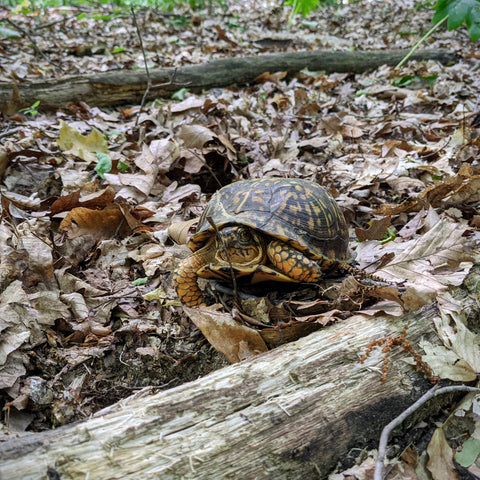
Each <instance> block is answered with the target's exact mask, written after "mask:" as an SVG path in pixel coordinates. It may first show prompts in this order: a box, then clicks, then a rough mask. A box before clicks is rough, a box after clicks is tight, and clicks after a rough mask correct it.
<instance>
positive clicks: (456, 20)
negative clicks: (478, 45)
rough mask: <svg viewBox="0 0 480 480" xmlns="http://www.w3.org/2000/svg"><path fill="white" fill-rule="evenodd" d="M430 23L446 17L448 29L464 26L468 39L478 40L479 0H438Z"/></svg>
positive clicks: (479, 35) (479, 34) (479, 32)
mask: <svg viewBox="0 0 480 480" xmlns="http://www.w3.org/2000/svg"><path fill="white" fill-rule="evenodd" d="M434 9H435V10H436V12H435V15H434V16H433V18H432V23H437V22H440V21H441V20H443V19H444V18H445V17H447V16H448V23H447V25H448V29H449V30H454V29H455V28H458V27H460V26H461V25H463V23H465V24H466V26H467V28H468V32H469V33H470V38H471V39H472V40H473V41H477V40H478V39H479V38H480V0H439V1H438V2H437V4H436V5H435V7H434Z"/></svg>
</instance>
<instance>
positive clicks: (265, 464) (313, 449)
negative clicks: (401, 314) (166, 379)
mask: <svg viewBox="0 0 480 480" xmlns="http://www.w3.org/2000/svg"><path fill="white" fill-rule="evenodd" d="M437 314H438V313H437V310H436V307H435V306H430V307H427V308H424V309H423V310H422V311H421V312H419V313H417V314H415V315H414V316H412V317H410V318H409V320H410V326H409V329H408V338H409V340H410V341H411V342H412V344H413V345H415V344H416V343H417V342H418V340H419V339H420V338H431V337H433V336H435V334H434V333H433V329H432V318H433V317H435V316H436V315H437ZM405 322H406V320H405V318H395V317H385V316H380V317H374V318H373V317H371V318H368V317H364V316H360V315H357V316H354V317H352V318H350V319H348V320H346V321H343V322H340V323H337V324H334V325H331V326H329V327H327V328H325V329H324V330H321V331H318V332H315V333H313V334H311V335H309V336H307V337H305V338H303V339H300V340H298V341H296V342H293V343H290V344H287V345H284V346H281V347H279V348H277V349H275V350H272V351H270V352H267V353H265V354H261V355H259V356H257V357H254V358H251V359H249V360H247V361H244V362H242V363H239V364H235V365H232V366H229V367H226V368H223V369H221V370H218V371H216V372H213V373H212V374H210V375H208V376H206V377H203V378H201V379H198V380H196V381H194V382H191V383H188V384H184V385H181V386H179V387H176V388H173V389H171V390H168V391H164V392H160V393H156V394H146V395H144V396H137V397H135V396H134V397H130V398H129V399H126V400H124V401H122V402H120V403H118V404H116V405H114V406H112V407H110V408H107V409H105V410H104V411H102V412H99V413H98V414H97V415H96V416H94V417H93V418H91V419H89V420H87V421H85V422H83V423H79V424H74V425H70V426H65V427H62V428H59V429H57V430H53V431H48V432H42V433H36V434H32V435H29V436H25V437H22V438H19V439H15V440H10V441H8V442H6V443H4V444H1V445H0V478H1V479H11V478H22V479H23V480H28V479H45V478H47V470H49V472H50V473H49V474H50V477H48V478H57V477H52V475H54V473H55V471H56V472H57V473H58V474H59V478H62V479H63V480H67V479H85V478H90V479H102V480H106V479H124V480H125V479H139V478H142V479H148V478H162V479H165V480H166V479H174V480H177V479H180V478H185V479H189V478H191V479H197V480H201V479H209V480H210V479H212V478H215V479H216V478H235V479H252V478H256V479H271V478H275V479H280V480H281V479H285V480H287V479H288V480H295V479H304V478H325V477H326V476H327V475H328V473H329V472H330V471H331V470H332V469H333V468H334V467H335V465H336V464H337V462H338V461H339V460H340V459H342V458H345V456H346V455H347V453H348V452H349V451H350V450H351V449H353V448H356V447H357V448H360V449H362V448H364V447H365V446H366V445H369V446H374V445H375V444H376V442H377V440H378V437H379V435H380V432H381V429H382V427H383V426H384V425H386V424H387V423H388V422H389V421H390V420H392V418H394V417H395V416H396V415H398V414H399V413H400V412H401V411H403V410H404V409H405V407H407V406H408V405H410V404H411V403H413V401H414V400H416V399H417V398H418V397H419V396H420V395H421V394H423V393H424V392H425V391H426V390H427V389H428V388H429V387H430V384H429V383H428V382H427V381H426V380H425V379H424V377H423V375H422V374H420V373H417V372H416V371H415V370H414V369H413V368H412V367H411V366H409V365H408V364H407V363H406V362H404V361H403V360H404V358H405V355H406V354H405V353H401V351H400V350H401V349H400V348H394V349H393V350H392V354H391V362H390V371H389V375H388V380H387V381H385V382H383V381H381V379H380V377H381V370H382V361H383V359H384V357H383V354H381V353H380V352H379V351H375V350H374V352H372V354H371V355H370V356H369V357H368V359H367V361H366V362H365V363H364V364H362V363H360V361H359V357H360V355H361V354H362V353H363V352H364V350H365V348H366V346H367V345H368V344H369V343H370V342H371V341H372V340H374V339H378V338H380V337H385V336H390V335H398V334H399V332H401V331H402V329H403V328H404V327H405Z"/></svg>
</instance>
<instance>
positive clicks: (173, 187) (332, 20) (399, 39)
mask: <svg viewBox="0 0 480 480" xmlns="http://www.w3.org/2000/svg"><path fill="white" fill-rule="evenodd" d="M360 8H361V11H362V15H361V16H359V15H357V14H354V13H352V12H353V9H355V11H356V12H358V11H359V9H360ZM411 8H412V7H411V6H407V5H399V4H393V3H391V2H387V4H386V8H385V9H384V10H379V8H378V6H377V5H374V4H372V3H370V2H365V3H364V4H362V5H361V6H360V4H355V5H350V6H345V7H342V8H341V9H337V10H335V11H332V10H331V9H330V8H326V9H325V10H320V11H319V12H317V13H314V14H312V15H311V16H310V17H311V18H310V17H309V22H307V23H305V24H303V23H302V21H301V20H300V19H298V20H296V21H294V22H293V24H292V26H291V27H290V29H286V28H285V18H286V15H287V12H286V11H284V10H282V9H275V10H272V9H270V8H269V7H260V6H259V5H256V7H255V8H252V9H243V8H241V7H240V6H239V5H238V4H235V3H233V4H231V5H229V9H228V11H224V12H221V14H220V15H218V16H214V17H212V16H209V15H207V14H206V12H202V11H200V12H198V13H195V14H192V13H191V12H189V11H188V10H183V11H182V10H179V11H176V12H175V15H174V16H173V17H169V16H163V15H162V14H161V13H160V14H159V12H155V11H153V10H152V11H150V10H145V11H142V12H141V15H143V19H144V20H145V22H144V25H148V28H146V27H145V28H144V29H143V31H142V35H143V42H144V44H145V45H146V56H147V62H148V64H149V67H150V68H155V67H156V66H171V65H173V66H174V65H186V64H196V63H202V62H206V61H207V60H208V59H210V58H221V57H228V56H234V55H245V54H250V55H251V54H260V53H264V52H279V51H294V50H298V49H305V48H311V49H312V48H334V49H345V48H350V47H354V48H357V49H388V48H409V47H410V46H411V45H412V44H413V43H414V42H415V41H416V39H417V38H418V36H419V35H420V34H421V31H420V29H424V28H427V27H428V21H429V12H428V11H424V10H421V9H420V10H417V11H416V12H415V15H410V13H411V10H409V9H411ZM72 11H75V10H74V9H72ZM333 12H334V13H333ZM1 14H2V15H5V16H8V18H11V19H12V20H13V21H15V22H16V23H17V24H18V25H21V26H23V27H24V28H28V29H34V28H35V27H36V26H38V25H39V24H41V23H47V22H50V21H55V20H60V22H58V23H57V24H55V26H53V27H52V28H51V32H50V34H49V35H45V34H42V32H41V31H40V30H39V31H38V33H37V34H36V41H37V44H38V47H39V48H40V49H41V50H42V51H43V52H44V53H45V54H46V55H47V57H48V58H49V59H50V60H51V61H52V62H55V63H60V64H61V66H62V69H63V70H64V72H67V73H68V74H85V72H95V71H107V70H112V69H118V68H127V69H132V68H135V67H139V68H143V58H142V56H141V54H140V52H139V51H138V49H135V48H134V47H132V45H134V44H136V42H137V38H136V33H135V29H134V28H133V25H131V23H129V21H128V20H127V19H125V18H123V17H115V16H112V17H110V19H109V20H99V19H98V18H94V16H89V15H86V16H83V18H81V19H80V18H77V19H75V18H69V19H66V18H65V17H64V15H65V11H64V10H62V9H50V10H49V11H47V12H42V13H40V12H38V14H29V15H19V14H15V13H14V12H13V11H12V10H11V9H9V8H5V7H3V8H2V10H1ZM172 18H173V19H176V20H178V22H179V23H178V22H177V23H175V22H174V21H172ZM182 22H183V23H182ZM99 25H102V26H101V27H99ZM364 25H370V28H369V29H366V28H364ZM105 27H106V28H105ZM325 31H328V32H329V35H328V36H326V35H319V34H318V33H319V32H325ZM94 32H101V36H95V35H96V34H95V33H94ZM401 32H411V33H407V34H403V33H401ZM159 39H161V42H162V49H161V52H159V51H158V48H157V46H158V44H159V41H160V40H159ZM194 39H201V41H200V42H196V41H195V40H194ZM26 44H27V40H26V39H25V38H22V37H18V38H10V39H8V40H5V41H3V43H2V48H3V49H4V52H5V53H4V54H3V57H2V67H1V69H0V77H1V80H3V81H10V79H11V77H12V76H14V77H15V78H16V79H17V80H18V81H23V80H27V79H28V80H33V79H44V80H48V79H49V78H54V77H56V76H59V74H60V72H59V71H58V70H56V69H55V67H54V65H52V64H49V63H47V62H46V61H45V59H43V58H40V57H36V56H35V52H34V51H33V50H32V49H31V48H27V46H26ZM429 48H448V49H450V50H453V51H455V52H458V53H459V59H458V62H457V63H456V64H454V65H451V66H442V65H439V64H437V63H435V62H432V61H428V62H410V63H408V64H407V65H405V66H404V67H403V68H402V70H401V71H400V72H396V71H395V70H394V69H393V68H391V67H387V66H383V67H380V68H378V69H376V70H375V71H372V72H368V73H364V74H345V73H342V74H338V73H336V74H329V75H325V74H322V73H321V72H311V71H308V70H304V71H303V72H301V73H300V74H298V75H296V76H295V77H293V78H291V77H289V76H287V75H285V72H266V73H265V74H263V75H261V76H260V77H258V78H257V80H256V83H255V84H252V85H250V86H245V87H238V86H231V87H228V88H224V89H220V88H213V89H211V90H209V91H205V92H203V93H202V94H193V93H190V92H189V91H188V87H187V89H186V90H185V91H184V92H183V99H182V100H166V99H158V100H157V101H155V102H153V103H151V104H149V105H147V106H146V107H145V108H144V109H143V111H142V112H140V113H139V108H138V107H137V106H130V107H125V106H123V107H119V108H118V109H101V108H98V107H96V106H89V105H86V104H84V103H81V102H79V103H71V104H69V105H67V106H65V107H64V108H61V109H57V110H55V111H41V112H40V113H39V114H38V115H28V114H24V115H21V114H19V113H15V114H12V113H10V114H9V115H6V114H5V112H4V116H3V131H4V132H3V133H2V137H1V138H0V142H1V143H0V172H1V173H2V176H3V186H2V199H1V202H2V203H1V205H2V224H1V226H0V239H1V241H0V248H1V251H0V256H1V264H0V282H1V283H0V285H1V287H2V288H1V291H2V293H1V294H0V312H1V314H0V331H1V333H2V337H1V342H0V386H1V389H2V393H1V396H2V401H3V403H4V408H5V409H8V412H9V414H10V420H11V425H12V426H13V425H15V428H14V427H12V429H11V430H8V429H7V428H4V434H5V435H7V436H9V435H14V434H15V435H19V434H22V433H23V432H24V431H25V429H27V428H28V429H29V430H39V429H44V428H49V427H51V426H56V425H60V424H63V423H68V422H71V421H73V420H76V419H79V418H85V417H87V416H88V415H90V414H91V413H93V412H94V411H96V410H98V409H100V408H102V407H103V406H105V405H108V404H110V403H112V402H113V401H115V400H117V399H120V398H123V397H125V396H128V395H129V394H130V393H131V392H132V391H134V390H136V389H141V388H142V387H145V386H151V385H155V386H157V387H158V388H166V387H169V386H173V385H177V384H179V383H182V382H184V381H188V380H191V379H193V378H197V377H198V376H201V375H202V374H205V373H207V372H209V371H211V370H213V369H215V368H219V367H220V366H223V365H225V364H226V362H225V359H224V357H223V356H222V355H219V354H218V353H217V352H216V351H215V350H214V349H212V348H211V347H210V345H209V344H208V343H207V342H206V341H205V340H204V337H203V336H202V335H200V334H199V331H198V330H196V329H193V328H192V326H191V323H190V321H191V322H193V323H194V324H195V325H197V327H198V328H199V329H200V331H201V332H203V333H204V334H205V336H206V337H207V338H209V340H210V341H211V342H212V343H213V344H214V345H215V347H216V348H217V349H218V351H220V352H222V353H223V354H225V355H226V357H227V358H228V359H229V361H238V360H241V359H243V358H246V357H247V356H249V355H251V354H255V353H257V352H259V351H264V350H265V349H267V348H273V347H275V346H277V345H279V344H281V343H282V342H284V341H289V340H292V339H295V338H298V336H301V335H305V334H307V333H309V332H310V331H313V330H314V329H318V328H322V327H324V326H325V325H327V324H328V323H331V322H334V321H340V320H342V319H344V318H346V317H348V316H349V315H351V314H352V312H355V313H356V314H359V313H360V314H364V315H370V316H374V315H380V314H383V315H385V314H387V315H396V316H398V315H401V314H402V313H403V312H404V311H409V310H410V311H414V310H417V309H419V308H421V307H422V306H424V305H430V304H432V303H436V304H437V305H438V309H439V315H438V317H437V318H436V320H435V326H436V328H437V331H438V334H439V336H440V338H441V340H442V342H443V345H442V346H439V345H431V344H428V343H427V342H425V343H424V344H423V349H424V356H423V358H424V359H425V360H426V361H427V362H429V363H430V365H431V368H432V369H433V370H434V371H435V374H436V375H438V376H439V377H440V378H450V379H452V378H453V379H462V380H464V381H468V379H473V376H474V375H476V374H478V373H479V370H478V368H479V365H478V355H479V348H478V337H476V336H475V334H474V333H473V332H471V331H470V330H469V329H468V324H467V322H466V319H465V317H462V312H461V308H462V307H461V305H458V304H455V302H454V301H453V300H452V297H451V295H450V292H451V290H452V289H453V288H454V287H456V286H459V285H462V283H463V282H464V280H465V278H466V277H467V275H468V273H469V272H470V270H471V268H472V265H473V263H474V260H475V255H476V250H478V238H479V237H478V226H479V223H480V221H479V218H480V217H479V214H478V201H479V198H478V196H479V194H478V192H479V178H480V171H479V165H478V158H479V147H480V142H479V136H478V128H477V127H475V126H471V125H470V120H471V119H472V118H474V117H475V115H476V114H477V112H478V98H479V94H480V80H479V77H478V72H476V71H475V59H478V52H476V50H475V45H473V44H471V43H470V42H469V41H467V40H466V39H465V37H464V36H463V35H462V34H461V33H460V32H459V31H455V32H448V31H446V30H444V31H441V30H438V31H437V32H435V35H434V36H433V37H432V38H431V43H430V45H429ZM62 74H63V73H62ZM399 77H400V78H402V77H403V78H407V77H408V78H416V79H422V78H423V79H426V78H436V79H435V81H434V82H433V83H429V82H426V81H421V80H419V81H417V82H416V83H412V84H410V85H408V86H407V87H400V86H394V84H395V82H396V81H397V80H398V79H399ZM137 113H139V117H138V128H137V127H136V125H135V124H136V121H137V117H136V115H137ZM9 132H11V133H9ZM98 153H104V154H108V156H109V157H110V158H111V160H112V169H111V170H110V172H108V173H105V174H104V177H103V179H102V178H99V176H98V175H97V174H96V173H95V170H94V168H95V165H96V163H97V161H98V160H97V159H98V157H97V154H98ZM122 164H124V165H126V166H127V170H123V169H122V167H121V166H122ZM264 176H282V177H285V176H286V177H289V176H293V177H300V178H306V179H310V180H315V181H317V182H319V183H320V184H322V185H323V186H325V187H326V188H327V189H328V190H329V191H331V192H332V193H333V194H334V195H335V196H336V198H337V201H338V203H339V204H340V205H341V206H342V207H343V208H344V211H345V215H346V217H347V219H348V220H349V222H350V224H351V238H352V242H351V248H352V251H353V252H354V254H355V257H356V262H358V265H359V266H360V267H361V268H363V269H365V270H366V271H368V272H371V273H375V275H377V276H380V277H382V278H385V279H386V280H390V281H396V282H402V285H403V286H404V291H403V292H402V293H401V294H398V293H397V294H394V293H393V292H392V291H391V290H388V288H387V287H385V288H383V289H382V288H379V289H377V292H376V296H366V297H365V296H364V295H363V294H360V293H359V291H358V285H357V284H356V283H355V282H354V281H352V279H348V278H347V279H345V280H344V281H343V282H342V281H339V280H338V279H326V281H325V282H324V283H322V284H320V285H319V286H317V287H314V288H312V287H308V288H304V287H303V286H302V287H301V288H298V287H296V288H295V289H291V288H290V289H288V288H285V287H283V286H275V289H270V288H269V287H268V288H267V287H260V288H259V289H258V288H257V289H256V290H253V291H248V288H247V289H246V292H247V294H248V296H249V297H250V298H247V299H245V300H244V301H243V309H242V310H243V311H239V310H237V309H234V310H233V311H232V313H231V314H230V313H228V311H227V310H225V309H224V308H220V307H219V308H220V309H219V310H218V309H216V308H211V309H210V308H209V309H205V310H204V311H202V312H199V311H187V315H188V316H187V315H185V313H184V312H183V310H182V309H181V308H180V307H179V304H178V301H177V300H176V298H175V293H174V291H173V288H172V281H171V273H172V271H173V270H174V268H175V266H176V264H177V263H178V261H179V259H181V258H183V257H185V256H186V255H188V249H186V247H184V246H182V245H172V242H171V241H170V240H169V236H168V228H169V227H170V226H171V225H172V224H173V223H175V222H177V221H184V220H187V221H189V223H188V224H187V226H186V227H183V231H182V233H181V237H182V240H181V241H180V243H181V244H182V243H185V241H186V238H187V237H188V235H189V234H190V233H191V232H192V226H191V223H192V222H193V219H195V218H196V217H198V216H199V215H200V214H201V212H202V210H203V208H204V206H205V205H206V203H207V201H208V199H209V197H210V195H211V193H213V192H214V191H215V190H217V189H218V188H219V187H221V186H223V185H225V184H228V183H230V182H232V181H234V180H236V179H240V178H257V177H264ZM355 238H357V239H358V241H355V240H354V239H355ZM206 283H207V282H206ZM205 286H206V288H208V289H211V288H212V285H211V284H210V283H207V284H206V285H205ZM213 287H215V286H213ZM208 291H210V295H211V296H210V299H211V300H212V303H213V302H214V301H216V300H219V299H220V300H222V301H223V302H226V303H225V304H226V305H227V306H229V307H231V305H232V303H231V299H232V294H231V292H229V293H224V290H223V287H222V286H219V287H216V289H215V290H208ZM267 292H268V294H267ZM252 295H253V296H252ZM441 439H442V437H441V435H440V434H438V436H437V440H438V442H437V443H436V444H432V445H431V447H430V448H431V449H433V448H439V449H443V447H442V442H441ZM443 451H444V449H443V450H442V452H443ZM427 468H430V469H434V470H435V469H441V466H438V464H437V463H431V464H430V466H427ZM449 468H450V467H449Z"/></svg>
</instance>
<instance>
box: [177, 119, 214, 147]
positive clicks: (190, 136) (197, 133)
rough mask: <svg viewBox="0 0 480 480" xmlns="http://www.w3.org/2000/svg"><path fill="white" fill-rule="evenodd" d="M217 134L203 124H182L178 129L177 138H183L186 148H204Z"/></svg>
mask: <svg viewBox="0 0 480 480" xmlns="http://www.w3.org/2000/svg"><path fill="white" fill-rule="evenodd" d="M216 137H217V135H216V134H215V133H214V132H212V131H211V130H210V129H209V128H207V127H204V126H203V125H182V126H181V127H180V129H179V131H178V134H177V138H179V139H181V140H183V145H184V146H185V148H203V146H204V145H205V144H206V143H208V142H211V141H212V140H213V139H214V138H216Z"/></svg>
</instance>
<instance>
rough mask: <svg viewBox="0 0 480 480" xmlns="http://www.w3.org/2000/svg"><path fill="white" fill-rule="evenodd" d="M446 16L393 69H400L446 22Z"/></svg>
mask: <svg viewBox="0 0 480 480" xmlns="http://www.w3.org/2000/svg"><path fill="white" fill-rule="evenodd" d="M447 18H448V15H447V16H445V17H443V18H442V19H441V20H440V21H439V22H437V23H436V24H435V25H434V26H433V27H432V28H431V29H430V30H429V31H428V32H427V33H426V34H425V35H424V36H423V37H422V38H421V39H420V40H419V41H418V42H417V43H416V44H415V45H414V46H413V48H412V49H411V50H410V51H409V52H408V53H407V55H405V57H404V58H402V60H401V61H400V63H399V64H398V65H397V66H396V67H395V69H398V68H400V67H401V66H402V65H403V64H404V63H405V62H406V61H407V60H408V59H409V58H410V57H411V56H412V55H413V54H414V53H415V51H416V50H417V49H418V47H419V46H420V45H421V44H422V43H423V42H424V41H425V40H426V39H427V38H428V37H429V36H430V35H431V34H432V33H433V32H434V31H435V30H436V29H437V28H438V27H439V26H440V25H441V24H442V23H443V22H445V20H447Z"/></svg>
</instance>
